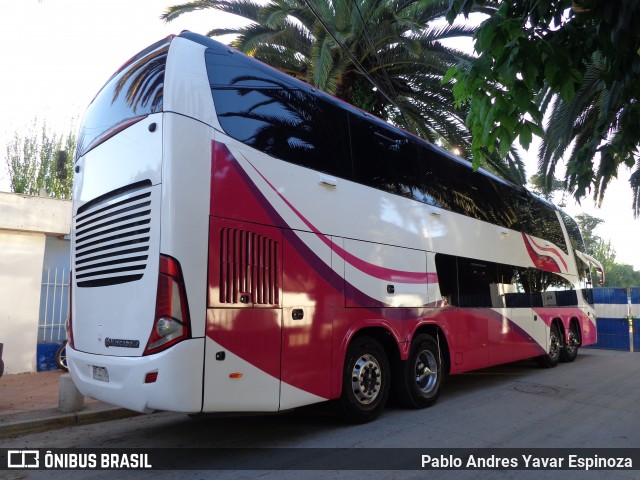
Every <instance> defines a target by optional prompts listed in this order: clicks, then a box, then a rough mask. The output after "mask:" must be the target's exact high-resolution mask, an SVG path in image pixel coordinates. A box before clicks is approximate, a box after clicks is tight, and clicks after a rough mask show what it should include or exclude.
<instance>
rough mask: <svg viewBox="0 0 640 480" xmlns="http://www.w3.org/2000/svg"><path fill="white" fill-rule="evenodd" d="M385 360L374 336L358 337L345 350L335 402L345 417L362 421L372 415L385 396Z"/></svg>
mask: <svg viewBox="0 0 640 480" xmlns="http://www.w3.org/2000/svg"><path fill="white" fill-rule="evenodd" d="M389 388H390V368H389V360H388V359H387V355H386V354H385V351H384V349H383V348H382V346H381V345H380V344H379V343H378V342H377V341H376V340H374V339H372V338H369V337H360V338H357V339H355V340H354V341H353V342H351V345H349V348H348V349H347V355H346V358H345V362H344V371H343V376H342V395H341V396H340V400H339V405H340V407H341V410H342V413H343V415H344V416H345V418H346V419H347V420H348V421H350V422H353V423H365V422H369V421H371V420H373V419H374V418H376V417H377V416H378V415H379V414H380V412H381V411H382V409H383V408H384V406H385V404H386V403H387V399H388V398H389Z"/></svg>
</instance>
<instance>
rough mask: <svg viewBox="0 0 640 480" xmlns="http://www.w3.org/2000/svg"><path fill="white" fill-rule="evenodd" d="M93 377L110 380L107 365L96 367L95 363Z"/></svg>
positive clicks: (99, 379) (102, 380)
mask: <svg viewBox="0 0 640 480" xmlns="http://www.w3.org/2000/svg"><path fill="white" fill-rule="evenodd" d="M93 379H94V380H98V381H100V382H109V372H108V371H107V369H106V368H105V367H96V366H95V365H93Z"/></svg>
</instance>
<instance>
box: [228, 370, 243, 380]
mask: <svg viewBox="0 0 640 480" xmlns="http://www.w3.org/2000/svg"><path fill="white" fill-rule="evenodd" d="M229 378H231V379H233V380H238V379H240V378H242V372H233V373H230V374H229Z"/></svg>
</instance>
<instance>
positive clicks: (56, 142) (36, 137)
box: [5, 119, 76, 198]
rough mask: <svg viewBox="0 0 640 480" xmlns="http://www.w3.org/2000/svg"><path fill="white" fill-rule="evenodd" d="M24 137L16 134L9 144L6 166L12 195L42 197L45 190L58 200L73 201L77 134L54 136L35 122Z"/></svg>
mask: <svg viewBox="0 0 640 480" xmlns="http://www.w3.org/2000/svg"><path fill="white" fill-rule="evenodd" d="M25 130H26V132H25V133H24V134H21V133H19V132H18V131H16V132H14V134H13V138H12V139H11V140H10V141H9V143H8V144H7V154H6V157H5V159H6V164H7V168H8V170H9V182H10V187H11V191H12V192H14V193H24V194H26V195H38V194H39V193H40V190H41V189H42V188H44V189H45V190H46V192H47V194H48V195H49V196H51V197H55V198H71V190H72V184H73V163H74V158H75V149H76V134H75V131H74V129H73V128H72V129H71V130H70V131H69V133H67V134H66V135H62V134H58V133H54V132H52V131H51V129H50V128H49V127H48V125H47V123H46V122H44V121H43V122H40V121H39V120H38V119H34V120H33V123H32V125H31V127H29V128H27V129H25Z"/></svg>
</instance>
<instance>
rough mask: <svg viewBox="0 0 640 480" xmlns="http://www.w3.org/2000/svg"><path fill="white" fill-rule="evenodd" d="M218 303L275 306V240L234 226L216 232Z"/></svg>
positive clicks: (277, 258) (277, 282) (276, 247)
mask: <svg viewBox="0 0 640 480" xmlns="http://www.w3.org/2000/svg"><path fill="white" fill-rule="evenodd" d="M220 240H221V241H220V245H221V249H220V303H251V304H254V305H278V304H279V303H280V285H279V276H280V272H279V268H278V264H279V262H280V260H279V249H280V246H279V242H277V241H276V240H273V239H271V238H268V237H265V236H263V235H260V234H258V233H255V232H250V231H246V230H241V229H236V228H223V229H221V231H220Z"/></svg>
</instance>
